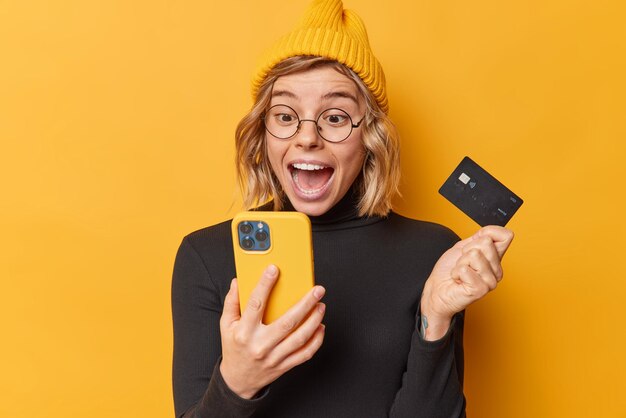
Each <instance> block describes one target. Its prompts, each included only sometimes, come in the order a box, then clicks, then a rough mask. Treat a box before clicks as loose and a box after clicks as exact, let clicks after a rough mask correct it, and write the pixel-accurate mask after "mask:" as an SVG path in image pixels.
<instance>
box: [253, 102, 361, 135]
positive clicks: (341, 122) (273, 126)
mask: <svg viewBox="0 0 626 418" xmlns="http://www.w3.org/2000/svg"><path fill="white" fill-rule="evenodd" d="M264 120H265V128H266V129H267V131H268V132H269V133H270V134H271V135H272V136H274V137H276V138H280V139H288V138H291V137H292V136H294V135H295V134H296V133H297V132H298V130H299V129H300V125H301V124H302V123H303V122H307V121H309V122H313V123H315V124H316V125H317V131H318V133H319V135H320V136H321V137H322V138H324V139H325V140H327V141H330V142H340V141H343V140H344V139H346V138H348V137H349V136H350V134H351V133H352V119H351V118H350V115H348V113H347V112H346V111H344V110H341V109H335V108H332V109H326V110H325V111H323V112H322V113H321V114H320V115H319V117H318V118H317V120H316V121H314V120H310V119H304V120H301V119H300V117H299V116H298V114H297V113H296V111H295V110H293V109H292V108H291V107H289V106H287V105H274V106H272V107H271V108H270V109H269V110H268V111H267V113H266V114H265V119H264Z"/></svg>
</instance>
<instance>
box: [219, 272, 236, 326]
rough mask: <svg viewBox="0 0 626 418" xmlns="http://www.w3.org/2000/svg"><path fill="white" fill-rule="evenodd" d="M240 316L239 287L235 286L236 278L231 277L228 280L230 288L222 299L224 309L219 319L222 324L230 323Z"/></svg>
mask: <svg viewBox="0 0 626 418" xmlns="http://www.w3.org/2000/svg"><path fill="white" fill-rule="evenodd" d="M239 318H241V311H240V309H239V289H238V287H237V279H233V280H232V281H231V282H230V289H229V290H228V293H227V294H226V298H225V299H224V310H223V311H222V318H221V319H220V321H221V322H222V325H226V326H228V325H230V324H232V323H233V322H235V321H238V320H239Z"/></svg>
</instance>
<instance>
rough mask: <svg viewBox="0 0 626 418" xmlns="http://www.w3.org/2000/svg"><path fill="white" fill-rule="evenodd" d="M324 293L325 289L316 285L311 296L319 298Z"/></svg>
mask: <svg viewBox="0 0 626 418" xmlns="http://www.w3.org/2000/svg"><path fill="white" fill-rule="evenodd" d="M324 293H326V289H324V288H323V287H322V286H316V287H315V290H313V296H315V297H316V298H318V299H321V298H322V296H324Z"/></svg>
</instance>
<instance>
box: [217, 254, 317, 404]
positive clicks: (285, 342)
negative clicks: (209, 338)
mask: <svg viewBox="0 0 626 418" xmlns="http://www.w3.org/2000/svg"><path fill="white" fill-rule="evenodd" d="M278 276H279V271H278V268H277V267H276V266H274V265H270V266H268V267H267V268H266V269H265V271H264V272H263V275H262V276H261V279H260V280H259V282H258V284H257V286H256V287H255V288H254V290H253V291H252V294H251V296H250V299H249V301H248V304H247V306H246V307H245V309H243V311H240V306H239V291H238V287H237V279H233V281H232V282H231V286H230V290H229V292H228V294H227V295H226V299H225V300H224V310H223V312H222V317H221V319H220V331H221V337H222V363H221V365H220V372H221V374H222V377H223V378H224V381H225V382H226V384H227V385H228V387H229V388H230V389H231V390H232V391H233V392H235V393H236V394H237V395H239V396H240V397H242V398H246V399H250V398H252V397H254V395H256V394H257V393H258V392H259V391H260V390H261V389H263V388H264V387H265V386H267V385H268V384H270V383H271V382H273V381H274V380H276V379H277V378H278V377H280V376H281V375H283V374H284V373H285V372H287V371H288V370H290V369H292V368H294V367H295V366H297V365H299V364H302V363H304V362H306V361H307V360H309V359H311V358H312V357H313V355H314V354H315V353H316V352H317V350H318V349H319V348H320V346H321V345H322V342H323V340H324V325H323V324H322V319H323V318H324V311H325V308H326V307H325V305H324V304H323V303H321V302H320V299H321V298H322V297H323V296H324V293H325V289H324V288H323V287H322V286H314V287H313V288H312V289H311V290H310V291H309V292H308V293H306V294H305V295H304V296H303V297H302V299H300V301H298V302H297V303H296V304H295V305H293V306H292V307H291V308H290V309H289V310H288V311H287V312H286V313H285V314H283V315H282V316H280V317H279V318H278V319H276V320H275V321H273V322H271V323H269V324H267V325H265V324H263V322H262V321H263V314H264V312H265V308H266V306H267V301H268V298H269V295H270V292H271V290H272V288H273V287H274V285H275V284H276V281H277V280H278ZM240 312H242V313H241V314H240Z"/></svg>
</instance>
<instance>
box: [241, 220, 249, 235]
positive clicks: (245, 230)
mask: <svg viewBox="0 0 626 418" xmlns="http://www.w3.org/2000/svg"><path fill="white" fill-rule="evenodd" d="M239 230H240V231H241V233H242V234H249V233H250V232H252V225H251V224H250V222H242V223H240V224H239Z"/></svg>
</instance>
